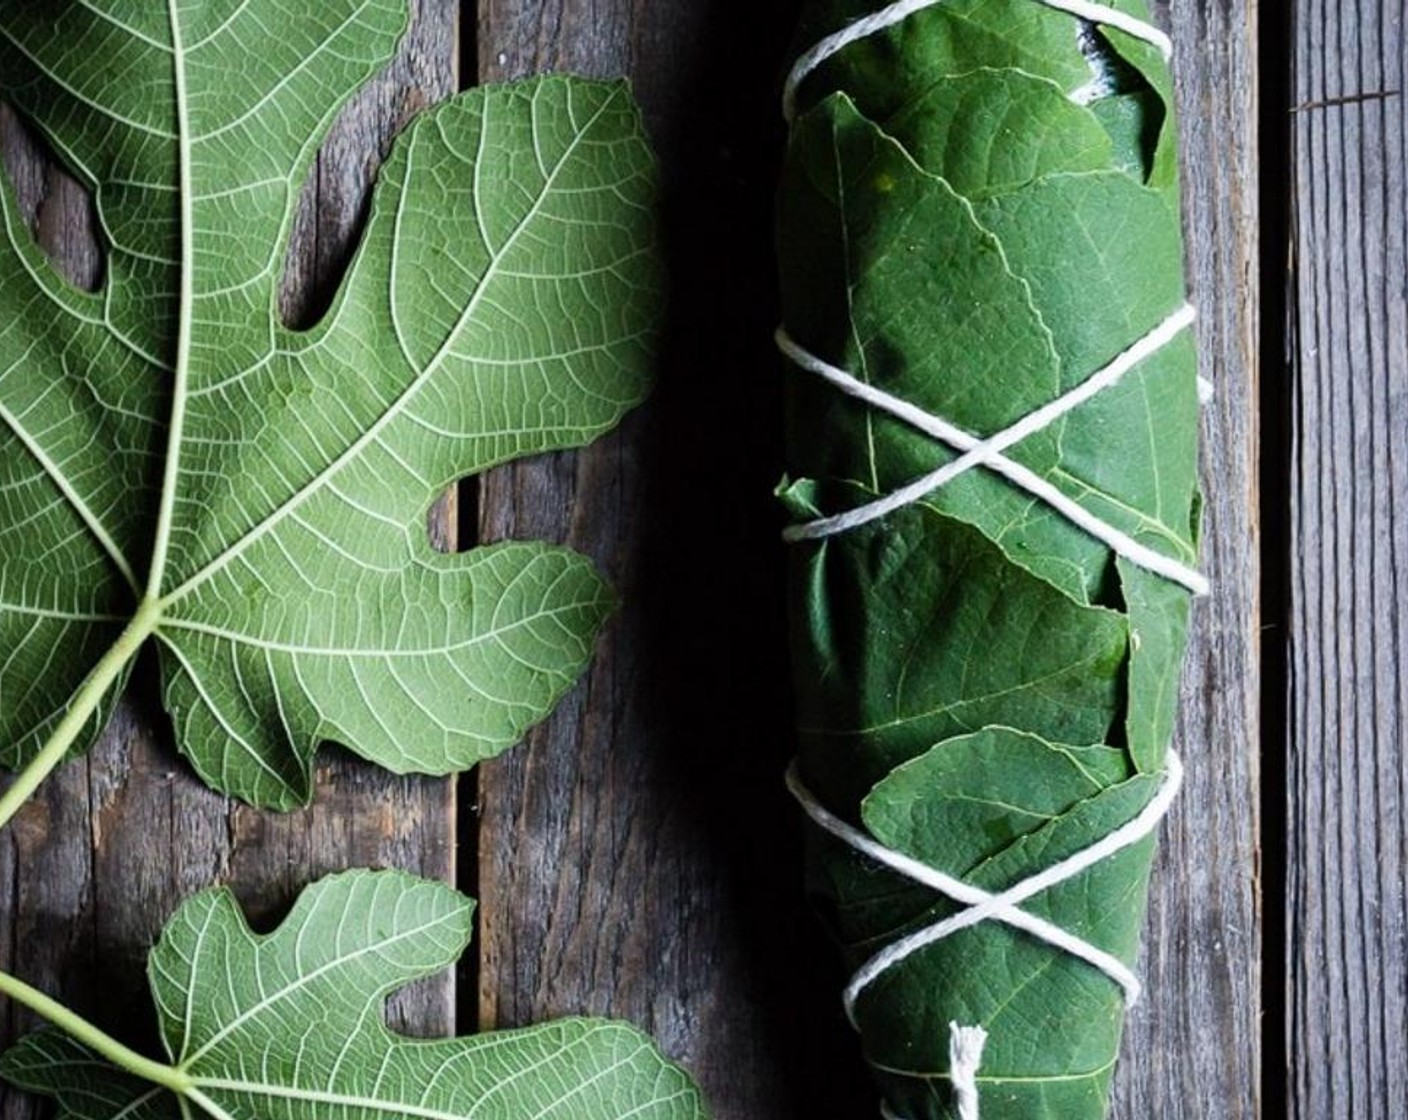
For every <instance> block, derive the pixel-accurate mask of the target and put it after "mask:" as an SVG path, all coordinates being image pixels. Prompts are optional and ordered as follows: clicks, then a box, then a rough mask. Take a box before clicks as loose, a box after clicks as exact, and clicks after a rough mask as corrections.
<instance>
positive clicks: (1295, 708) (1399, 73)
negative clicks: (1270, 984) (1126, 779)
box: [1287, 0, 1408, 1120]
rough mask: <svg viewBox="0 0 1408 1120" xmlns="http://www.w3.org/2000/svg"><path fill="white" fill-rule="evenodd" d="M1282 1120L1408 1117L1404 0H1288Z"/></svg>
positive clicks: (1407, 77) (1407, 131)
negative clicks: (1287, 698)
mask: <svg viewBox="0 0 1408 1120" xmlns="http://www.w3.org/2000/svg"><path fill="white" fill-rule="evenodd" d="M1292 8H1293V10H1294V22H1293V25H1292V26H1293V27H1294V29H1295V33H1294V44H1293V74H1292V97H1293V100H1294V102H1295V103H1296V105H1297V106H1301V108H1300V109H1299V110H1298V111H1297V112H1296V113H1295V115H1294V119H1293V123H1292V129H1291V134H1292V138H1293V153H1294V156H1293V158H1294V166H1293V180H1292V200H1291V205H1292V219H1293V234H1292V247H1293V250H1294V271H1293V275H1292V283H1291V289H1290V290H1291V300H1292V305H1291V306H1292V311H1293V316H1294V318H1293V330H1294V334H1293V338H1292V343H1291V360H1292V363H1293V371H1292V372H1293V378H1294V380H1293V384H1292V401H1293V414H1292V423H1293V427H1292V438H1293V446H1292V457H1293V458H1292V473H1291V478H1290V485H1291V532H1292V541H1291V565H1292V567H1291V631H1290V640H1291V646H1290V674H1291V686H1292V704H1291V710H1290V717H1291V718H1290V729H1289V735H1288V738H1287V747H1288V749H1289V778H1288V787H1289V788H1288V797H1289V805H1288V810H1289V812H1288V819H1289V821H1290V822H1291V825H1292V827H1291V831H1290V834H1289V836H1288V842H1289V845H1290V852H1289V866H1288V889H1289V897H1288V900H1287V901H1288V914H1289V920H1288V924H1287V959H1288V964H1289V976H1288V988H1287V999H1288V1001H1289V1012H1288V1015H1287V1025H1288V1027H1289V1030H1290V1037H1289V1055H1288V1064H1289V1075H1290V1090H1291V1098H1292V1100H1291V1107H1290V1109H1289V1110H1288V1111H1289V1113H1290V1115H1291V1116H1293V1117H1297V1118H1305V1120H1310V1118H1318V1117H1322V1116H1336V1117H1347V1118H1353V1120H1387V1118H1390V1117H1392V1118H1394V1120H1396V1118H1398V1117H1401V1116H1404V1115H1408V915H1405V910H1408V818H1405V815H1404V808H1405V793H1408V763H1405V753H1404V740H1405V730H1408V695H1405V675H1404V674H1405V663H1404V659H1403V652H1402V651H1403V649H1404V646H1405V643H1406V642H1408V599H1405V596H1404V590H1405V589H1404V586H1403V575H1402V569H1403V564H1404V561H1405V558H1406V557H1408V541H1405V532H1406V531H1408V458H1405V456H1404V454H1403V447H1402V445H1403V437H1404V433H1405V430H1408V395H1405V387H1406V386H1408V383H1405V375H1408V322H1406V321H1405V320H1408V312H1406V311H1405V302H1406V301H1408V293H1405V276H1408V252H1406V251H1405V243H1404V226H1405V219H1408V188H1405V171H1406V170H1408V125H1405V120H1404V101H1403V91H1404V89H1405V86H1406V84H1408V70H1406V69H1405V43H1404V38H1403V35H1404V22H1405V16H1408V11H1405V8H1404V5H1403V4H1402V3H1401V0H1351V2H1345V3H1334V2H1327V0H1298V2H1297V3H1295V4H1294V5H1292Z"/></svg>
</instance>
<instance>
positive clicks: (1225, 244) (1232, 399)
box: [1114, 0, 1331, 1120]
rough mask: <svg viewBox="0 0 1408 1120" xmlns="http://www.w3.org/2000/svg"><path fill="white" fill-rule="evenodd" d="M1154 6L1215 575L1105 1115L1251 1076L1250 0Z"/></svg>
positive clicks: (1254, 474)
mask: <svg viewBox="0 0 1408 1120" xmlns="http://www.w3.org/2000/svg"><path fill="white" fill-rule="evenodd" d="M1156 11H1157V17H1158V19H1159V22H1160V23H1161V25H1162V26H1164V27H1166V28H1168V29H1169V31H1170V32H1171V33H1172V34H1173V38H1174V41H1175V43H1176V44H1178V48H1179V51H1178V55H1177V57H1176V59H1175V72H1176V77H1177V87H1178V107H1179V115H1180V128H1181V132H1182V157H1183V158H1182V165H1183V191H1184V224H1185V231H1186V235H1187V240H1188V274H1189V281H1190V284H1191V289H1192V298H1193V300H1194V302H1196V303H1197V304H1198V306H1199V320H1198V325H1197V333H1198V343H1199V354H1200V363H1201V367H1202V371H1203V374H1204V375H1205V376H1206V377H1208V378H1210V379H1211V380H1212V381H1214V382H1215V384H1216V386H1217V395H1216V398H1215V399H1214V400H1213V401H1212V403H1211V404H1210V405H1209V406H1208V407H1207V409H1206V410H1205V413H1204V424H1203V478H1204V490H1205V498H1206V502H1207V504H1206V507H1205V511H1204V520H1203V533H1204V544H1203V567H1204V570H1205V571H1206V572H1207V573H1208V575H1209V576H1210V577H1211V579H1212V582H1213V588H1214V590H1213V594H1212V595H1211V596H1210V597H1208V598H1206V599H1203V600H1200V601H1199V602H1198V603H1197V605H1196V606H1195V608H1194V629H1193V641H1192V647H1191V651H1190V655H1189V660H1188V666H1187V670H1186V672H1185V673H1184V678H1183V688H1182V692H1181V697H1180V709H1179V721H1178V729H1177V732H1176V736H1175V745H1176V746H1177V748H1178V750H1179V752H1180V753H1181V754H1182V755H1183V758H1184V761H1185V763H1186V765H1187V770H1188V779H1187V785H1186V786H1185V788H1184V793H1183V796H1182V798H1181V799H1180V800H1179V801H1178V802H1177V803H1176V804H1175V806H1174V808H1173V811H1172V813H1171V814H1170V816H1169V818H1168V820H1167V821H1166V822H1165V825H1164V830H1163V834H1162V840H1161V845H1160V855H1159V861H1158V865H1157V867H1156V869H1155V879H1154V886H1153V891H1152V898H1151V904H1150V915H1149V920H1148V923H1147V925H1146V928H1145V935H1144V954H1143V971H1144V978H1145V983H1146V985H1147V988H1146V991H1147V995H1146V997H1145V1000H1144V1002H1142V1003H1141V1004H1140V1005H1139V1006H1138V1007H1136V1008H1135V1009H1134V1010H1133V1011H1132V1012H1131V1016H1130V1027H1129V1033H1128V1035H1127V1037H1126V1041H1125V1047H1124V1056H1123V1065H1122V1068H1121V1070H1120V1072H1119V1073H1118V1075H1117V1077H1116V1090H1115V1093H1116V1097H1115V1099H1116V1104H1115V1108H1114V1115H1115V1117H1116V1118H1117V1120H1142V1118H1144V1117H1157V1118H1160V1120H1163V1118H1169V1120H1172V1118H1174V1117H1189V1118H1191V1117H1200V1118H1206V1120H1253V1118H1254V1117H1256V1116H1257V1115H1258V1102H1259V1097H1260V1077H1261V1054H1260V1042H1259V1038H1260V1015H1261V988H1260V969H1259V955H1260V947H1261V937H1260V912H1259V899H1258V896H1257V882H1256V874H1257V868H1258V859H1259V856H1258V847H1259V821H1258V764H1259V754H1260V743H1261V732H1260V695H1259V686H1260V645H1261V625H1260V624H1261V619H1260V602H1259V592H1260V579H1261V572H1260V547H1261V542H1260V540H1259V533H1260V525H1259V517H1258V510H1259V499H1258V470H1259V461H1258V422H1257V416H1258V405H1259V390H1260V384H1259V347H1260V342H1261V339H1260V328H1261V320H1260V316H1259V292H1258V283H1259V278H1260V269H1261V260H1260V256H1259V244H1258V192H1259V177H1258V142H1257V88H1258V67H1257V36H1258V28H1257V25H1256V21H1255V11H1256V5H1255V4H1254V3H1248V2H1247V0H1171V2H1165V3H1161V4H1159V5H1157V6H1156ZM1272 18H1275V17H1274V16H1273V17H1272ZM1272 905H1275V902H1274V901H1273V902H1272ZM1324 1115H1325V1116H1326V1117H1328V1116H1330V1115H1331V1114H1329V1113H1325V1114H1324Z"/></svg>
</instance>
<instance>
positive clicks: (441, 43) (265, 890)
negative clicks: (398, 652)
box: [0, 0, 459, 1120]
mask: <svg viewBox="0 0 1408 1120" xmlns="http://www.w3.org/2000/svg"><path fill="white" fill-rule="evenodd" d="M413 6H414V8H415V9H416V16H415V23H414V25H413V31H412V33H411V35H410V37H409V38H408V39H407V41H406V42H405V44H403V48H402V50H401V52H400V55H399V56H398V58H397V60H396V62H395V64H394V65H393V66H392V67H391V68H390V70H389V71H388V72H387V73H386V74H385V75H383V76H382V77H380V78H378V79H377V80H376V81H375V82H374V83H373V84H372V86H371V87H370V88H369V89H368V90H367V91H365V92H364V93H363V94H362V95H361V96H359V97H358V98H357V100H356V101H355V102H354V103H353V104H352V105H350V106H349V107H348V109H347V111H346V112H345V113H344V115H343V117H342V118H341V119H340V121H339V123H338V125H337V126H336V128H335V130H334V132H333V135H332V137H331V138H330V140H329V142H328V144H327V146H326V148H325V150H324V153H323V155H322V156H321V157H320V159H319V161H318V166H317V170H316V174H315V176H314V177H313V182H312V183H311V184H310V186H309V189H308V190H307V192H306V193H305V198H304V211H303V216H302V218H301V220H300V222H299V225H298V229H297V231H296V235H295V238H294V244H293V247H292V249H291V252H290V267H289V272H288V280H287V298H286V300H285V304H286V307H287V309H288V310H289V312H290V314H291V316H292V317H294V318H302V319H306V318H308V317H309V316H310V315H311V314H312V311H313V309H316V308H317V307H319V306H321V305H322V304H323V303H325V302H326V293H327V291H328V289H329V287H330V286H331V284H332V283H333V282H335V279H336V276H337V274H338V272H339V270H340V268H341V266H342V264H343V263H344V262H345V260H346V259H347V257H348V255H349V253H350V248H351V245H352V243H353V241H354V239H355V236H356V232H357V228H358V223H359V221H360V218H361V216H362V213H363V210H364V208H365V201H366V196H367V189H368V186H369V184H370V182H371V181H372V178H373V176H374V174H375V170H376V167H377V165H378V163H379V160H380V157H381V155H382V154H383V153H384V151H385V150H386V146H387V144H388V141H389V139H390V137H391V136H392V135H393V134H394V133H395V131H396V130H397V129H398V128H399V127H400V126H401V125H402V124H403V123H404V122H405V120H406V119H407V118H408V116H409V115H410V114H411V113H412V112H414V111H415V110H416V109H418V108H420V107H421V106H423V105H425V104H426V103H428V102H430V101H433V100H435V99H437V98H439V97H442V96H444V95H445V94H447V93H449V92H452V91H453V90H454V89H455V88H456V87H457V70H456V57H455V55H456V43H457V37H458V32H457V25H458V7H459V5H458V3H457V0H417V2H416V3H415V4H414V5H413ZM0 146H3V151H4V156H5V164H6V167H7V169H8V170H9V172H10V174H11V176H12V178H13V179H14V181H15V183H16V185H17V187H18V188H19V193H20V195H21V198H22V200H23V203H24V205H25V207H26V209H27V211H28V212H29V213H30V214H33V215H34V216H35V225H36V231H37V236H38V238H39V240H40V241H41V243H43V244H44V246H45V248H46V249H48V250H49V251H50V253H51V254H53V256H54V257H55V258H56V261H57V263H58V265H59V267H60V268H61V269H62V270H63V271H65V272H66V273H68V274H69V275H70V276H73V277H76V278H79V279H81V280H86V281H88V282H90V283H91V282H92V281H93V280H94V279H96V277H97V275H98V256H97V254H96V252H95V249H94V245H95V243H94V241H93V237H92V230H93V223H92V221H91V215H90V213H89V206H88V203H87V200H86V199H85V198H84V196H83V192H82V191H81V190H80V189H79V188H78V187H77V186H76V185H74V184H73V183H72V182H71V181H69V180H67V178H66V177H65V176H63V175H62V174H60V173H59V172H58V171H56V170H55V169H54V167H53V165H52V163H51V162H50V161H49V160H48V159H47V158H45V156H44V155H43V154H42V153H41V152H40V151H39V150H38V149H37V148H36V147H35V146H34V145H33V144H32V142H31V141H30V140H29V139H28V138H27V137H26V136H25V135H24V134H23V130H22V129H21V128H20V127H19V126H18V124H17V122H16V121H15V120H14V118H13V117H12V116H10V115H8V114H5V115H0ZM453 526H454V511H453V509H452V508H442V509H441V510H440V512H439V513H438V514H437V515H436V518H435V521H434V532H433V535H434V536H435V537H436V538H437V539H438V540H439V541H440V542H441V543H442V544H445V543H448V542H449V541H451V540H452V539H453ZM154 681H155V662H154V661H151V660H144V661H143V663H142V665H141V667H140V669H139V671H138V673H137V677H136V683H135V684H134V686H133V688H132V689H131V694H130V695H129V697H128V698H127V699H126V700H124V702H123V703H122V704H121V706H120V707H119V710H118V712H117V714H116V716H115V718H114V720H113V722H112V725H111V727H110V728H109V729H108V732H107V734H106V735H105V736H104V738H103V741H102V744H101V745H100V746H99V747H98V748H97V750H95V751H94V753H93V754H92V756H91V757H89V758H87V759H84V760H81V761H78V762H74V763H71V764H70V765H68V766H66V767H64V768H63V769H62V770H60V771H59V772H58V773H57V774H55V775H54V776H53V777H52V778H51V779H50V780H49V782H48V783H46V785H45V786H44V787H43V789H42V790H41V791H40V793H39V794H38V795H37V796H36V798H35V799H34V800H33V802H32V803H31V804H30V805H28V806H26V808H25V809H24V810H23V811H22V813H21V814H20V815H19V816H18V817H17V818H16V819H15V821H14V822H13V825H12V826H11V827H10V828H9V829H7V830H6V831H5V832H4V833H3V834H0V931H3V933H0V967H3V968H6V969H11V970H13V971H15V972H17V973H18V974H19V975H20V976H21V977H23V978H24V979H26V980H28V981H29V982H30V983H32V984H36V985H37V986H39V987H40V988H42V989H44V990H45V991H48V992H51V993H55V994H58V995H61V996H62V997H63V998H65V999H66V1000H69V1001H71V1002H72V1003H73V1004H74V1005H75V1006H76V1007H77V1008H78V1009H79V1010H80V1011H83V1012H85V1013H87V1014H90V1015H91V1016H92V1017H93V1019H94V1020H95V1021H97V1022H98V1023H99V1024H100V1025H105V1026H107V1027H109V1028H110V1029H113V1030H114V1031H115V1032H116V1033H118V1034H119V1035H121V1036H123V1037H131V1036H132V1035H133V1034H134V1030H135V1031H137V1032H140V1031H141V1030H142V1029H143V1028H142V1026H136V1027H134V1024H142V1025H145V1027H146V1031H147V1033H148V1035H150V1034H151V1033H153V1032H152V1025H151V1024H152V1022H153V1020H152V1017H151V1015H150V1013H149V1012H148V1011H147V1010H146V1008H148V1007H149V1006H150V1000H149V999H148V997H147V995H146V991H145V987H146V982H145V979H144V975H143V972H142V967H143V963H144V961H145V956H146V951H147V949H148V947H149V946H150V944H151V942H152V939H153V938H154V936H155V935H156V933H157V932H158V931H159V930H160V928H161V926H162V924H163V923H164V922H165V920H166V918H167V917H168V916H169V915H170V913H171V912H172V910H174V909H175V908H176V906H177V905H178V904H179V903H180V902H181V900H182V899H183V898H185V897H187V896H188V895H189V894H190V893H191V892H193V891H195V890H198V889H200V888H203V887H206V886H209V885H211V884H213V883H228V884H230V885H232V886H233V887H234V889H235V890H236V892H237V893H238V895H239V897H240V898H241V900H242V901H243V902H244V903H245V905H246V906H247V907H248V908H249V909H250V911H251V912H252V914H253V915H254V916H255V917H256V919H257V920H258V921H261V922H265V923H268V922H270V921H272V920H273V919H274V918H276V917H277V916H278V915H279V914H280V913H281V911H282V910H283V909H284V908H285V907H286V906H287V904H288V903H289V902H290V901H291V899H292V898H293V896H294V895H295V894H296V893H297V892H298V890H299V889H300V888H301V887H302V886H304V885H305V884H306V883H308V882H309V881H311V880H312V879H314V878H316V877H318V876H320V875H322V874H324V873H326V872H329V871H332V870H338V869H342V868H345V867H348V866H354V865H369V866H384V865H394V866H398V867H404V868H407V869H410V870H414V871H418V872H420V873H421V874H425V875H430V876H438V877H442V878H453V876H454V842H453V841H454V833H453V829H454V821H455V805H454V790H453V785H452V783H449V782H444V781H432V780H425V779H414V778H412V779H401V778H395V777H392V776H390V775H385V774H381V773H378V772H376V771H375V770H374V769H373V768H372V767H370V766H368V765H366V764H363V763H361V762H360V761H357V760H354V759H351V758H350V757H348V756H346V755H345V754H341V753H339V752H331V751H330V752H329V753H328V754H327V755H326V756H325V757H324V758H323V759H322V760H321V761H320V765H319V768H318V789H317V800H316V802H315V804H314V805H313V807H312V808H310V809H308V810H306V811H303V812H299V813H292V814H288V815H286V816H282V817H280V816H274V815H270V814H264V813H259V812H255V811H253V810H251V809H249V808H247V807H244V806H239V805H234V804H231V803H230V802H228V801H226V800H225V799H223V798H220V797H217V796H215V795H213V794H211V793H210V792H209V791H207V790H205V789H204V787H202V786H201V785H200V784H199V783H198V782H197V781H196V780H195V778H194V777H193V776H192V775H191V773H190V772H189V770H188V768H187V767H186V765H185V764H184V763H183V762H182V761H180V759H179V758H178V756H177V755H176V753H175V751H174V749H173V747H172V745H171V742H170V730H169V724H168V723H167V722H166V720H165V718H164V717H163V716H162V715H161V708H160V704H159V701H158V697H157V695H156V688H155V683H154ZM137 1008H141V1009H142V1010H141V1011H140V1012H138V1013H137V1014H134V1010H135V1009H137ZM453 1009H454V988H453V981H452V978H450V977H445V978H441V979H437V980H435V981H433V982H425V983H422V984H418V985H416V986H415V987H414V989H412V990H410V991H408V992H407V994H406V996H405V997H404V998H398V999H397V1000H395V1001H394V1003H393V1010H392V1022H393V1023H395V1024H397V1025H401V1026H404V1027H406V1028H408V1029H411V1030H415V1031H419V1032H429V1031H434V1032H439V1031H444V1030H447V1029H449V1028H450V1027H451V1026H452V1024H453ZM6 1015H7V1018H6V1021H5V1023H4V1027H5V1030H4V1038H5V1039H9V1038H11V1037H13V1036H14V1034H15V1033H16V1031H17V1030H18V1029H20V1028H22V1027H24V1026H27V1025H28V1022H29V1020H28V1018H27V1017H25V1016H18V1015H17V1014H16V1012H15V1011H14V1009H13V1008H12V1007H10V1006H7V1008H6ZM148 1041H149V1042H150V1041H151V1040H150V1038H149V1039H148ZM34 1108H35V1105H34V1102H30V1101H26V1100H24V1099H23V1098H21V1097H19V1096H17V1095H15V1094H13V1093H7V1094H6V1095H5V1097H4V1098H3V1103H0V1113H2V1114H3V1116H4V1117H6V1118H7V1120H9V1118H19V1117H27V1116H30V1115H32V1114H33V1110H34Z"/></svg>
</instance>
